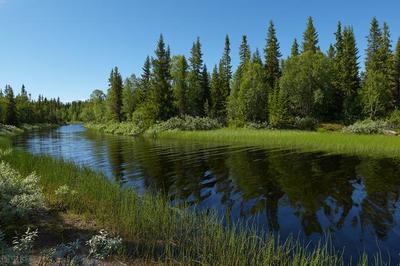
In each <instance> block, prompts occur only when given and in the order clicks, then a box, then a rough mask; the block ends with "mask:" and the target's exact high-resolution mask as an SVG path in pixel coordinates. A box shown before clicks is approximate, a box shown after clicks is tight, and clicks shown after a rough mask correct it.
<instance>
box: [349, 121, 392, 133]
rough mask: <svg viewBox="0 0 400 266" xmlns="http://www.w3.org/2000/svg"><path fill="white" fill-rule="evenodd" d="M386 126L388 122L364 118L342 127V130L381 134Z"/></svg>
mask: <svg viewBox="0 0 400 266" xmlns="http://www.w3.org/2000/svg"><path fill="white" fill-rule="evenodd" d="M387 128H388V124H387V122H385V121H382V120H372V119H366V120H363V121H357V122H356V123H354V124H353V125H350V126H347V127H345V128H343V132H346V133H353V134H382V133H384V131H385V130H386V129H387Z"/></svg>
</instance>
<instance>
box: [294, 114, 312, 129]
mask: <svg viewBox="0 0 400 266" xmlns="http://www.w3.org/2000/svg"><path fill="white" fill-rule="evenodd" d="M317 125H318V120H316V119H315V118H313V117H296V118H295V119H294V124H293V126H294V128H296V129H300V130H314V129H315V127H316V126H317Z"/></svg>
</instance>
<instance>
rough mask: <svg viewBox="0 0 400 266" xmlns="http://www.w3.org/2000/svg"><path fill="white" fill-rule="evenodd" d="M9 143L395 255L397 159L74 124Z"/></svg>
mask: <svg viewBox="0 0 400 266" xmlns="http://www.w3.org/2000/svg"><path fill="white" fill-rule="evenodd" d="M15 144H16V146H17V147H19V148H21V149H24V150H27V151H30V152H32V153H35V154H49V155H51V156H54V157H58V158H64V159H67V160H71V161H73V162H75V163H77V164H82V165H86V166H89V167H91V168H93V169H95V170H97V171H102V172H103V173H104V174H106V175H107V176H108V177H109V179H110V181H112V182H118V183H120V184H121V186H125V187H127V186H129V187H134V188H135V189H136V190H137V191H138V192H139V193H143V192H144V191H156V192H158V193H163V194H165V195H167V196H168V197H169V198H170V200H171V201H172V202H174V203H177V202H186V203H188V204H191V205H193V206H196V207H198V208H199V209H207V208H211V209H213V210H215V211H217V212H218V213H220V214H221V215H223V216H224V215H228V216H229V217H231V219H233V220H236V221H242V222H250V223H253V224H257V225H258V226H260V227H263V228H264V229H265V230H268V231H272V232H277V233H279V234H280V236H281V238H286V237H288V236H290V235H294V236H295V237H297V236H299V237H300V238H301V239H303V240H304V241H314V242H315V241H318V240H319V239H320V238H321V237H323V236H324V235H326V234H327V233H329V235H330V236H331V237H332V241H333V243H334V245H335V246H336V247H337V248H339V249H343V248H345V249H344V253H345V256H346V257H347V256H355V255H357V254H359V253H360V252H362V251H364V250H365V251H366V252H377V251H378V250H381V251H382V253H383V255H385V254H389V256H390V259H391V261H392V262H399V261H400V255H399V252H400V244H399V243H400V226H399V224H400V203H399V202H400V201H399V195H400V162H399V161H396V160H392V159H371V158H358V157H350V156H342V155H324V154H323V153H298V152H290V151H282V150H268V149H265V148H258V147H243V146H226V145H218V144H215V143H214V144H211V143H204V142H203V143H199V142H189V141H177V140H153V139H142V138H139V139H134V138H130V137H121V136H111V135H103V134H100V133H97V132H93V131H88V130H86V129H85V128H83V127H82V126H81V125H68V126H63V127H61V128H59V129H56V130H51V131H42V132H32V133H29V134H27V135H23V136H19V137H17V138H16V139H15Z"/></svg>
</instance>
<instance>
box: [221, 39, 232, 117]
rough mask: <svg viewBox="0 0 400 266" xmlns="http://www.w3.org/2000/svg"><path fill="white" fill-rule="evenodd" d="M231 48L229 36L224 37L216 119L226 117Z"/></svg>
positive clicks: (230, 72) (229, 88) (230, 75)
mask: <svg viewBox="0 0 400 266" xmlns="http://www.w3.org/2000/svg"><path fill="white" fill-rule="evenodd" d="M230 52H231V48H230V41H229V36H228V35H226V37H225V46H224V53H223V55H222V58H221V60H220V62H219V69H218V72H219V81H220V90H221V91H220V93H219V95H220V97H221V99H220V100H221V104H222V106H221V108H222V109H221V110H218V116H219V117H218V118H220V119H222V120H225V119H226V116H227V104H228V97H229V94H230V92H231V86H230V83H231V78H232V66H231V56H230Z"/></svg>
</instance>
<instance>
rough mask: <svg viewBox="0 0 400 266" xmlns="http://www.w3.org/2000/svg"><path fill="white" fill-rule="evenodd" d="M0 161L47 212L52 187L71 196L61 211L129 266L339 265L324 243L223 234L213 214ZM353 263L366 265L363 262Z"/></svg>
mask: <svg viewBox="0 0 400 266" xmlns="http://www.w3.org/2000/svg"><path fill="white" fill-rule="evenodd" d="M0 147H1V149H3V150H5V149H8V148H10V144H9V143H8V142H7V141H6V140H4V139H2V140H1V142H0ZM1 160H2V161H5V162H7V163H8V164H10V165H11V166H12V167H13V168H14V169H17V170H18V171H19V172H21V174H23V175H27V174H29V173H31V172H33V171H34V172H36V174H37V175H38V176H39V177H40V185H41V186H42V187H43V193H44V195H45V199H46V202H47V203H48V204H50V205H57V204H60V198H59V197H58V196H57V195H56V193H55V191H56V190H57V188H59V187H60V186H65V185H66V186H68V187H69V188H70V189H71V190H73V191H75V193H74V194H73V195H72V194H67V195H66V196H65V197H64V198H63V199H62V204H63V205H64V206H66V211H67V212H68V213H72V214H74V215H77V216H78V217H82V218H81V219H83V220H85V221H93V222H95V223H96V226H98V227H100V228H106V229H107V230H109V231H111V232H113V233H115V234H118V235H120V236H121V237H122V238H123V239H124V240H126V243H127V250H128V251H129V252H128V254H127V256H129V258H130V259H131V260H135V261H138V260H140V261H141V262H143V263H148V264H174V265H176V264H183V265H191V264H200V265H271V264H276V265H293V264H295V265H345V264H346V263H345V262H344V259H343V258H342V257H341V255H340V254H341V253H340V252H335V251H333V250H332V249H330V248H329V247H328V246H327V245H325V244H321V245H319V246H318V245H317V247H315V248H313V249H312V248H311V247H308V248H307V247H306V246H307V243H300V242H297V241H294V240H287V241H283V242H282V241H278V240H277V239H276V238H274V237H272V236H270V235H269V234H259V233H257V232H256V231H255V230H251V229H249V228H245V227H243V226H240V225H238V226H236V227H235V228H226V227H224V226H223V224H222V222H221V220H220V219H219V218H217V217H216V216H215V215H213V214H195V213H194V212H192V211H189V210H187V209H185V208H184V206H181V207H172V206H171V205H170V204H169V203H168V202H167V200H166V199H165V198H163V197H161V196H154V195H150V194H146V195H144V196H143V197H138V196H137V195H136V193H135V192H134V191H132V190H129V189H121V188H120V187H119V185H117V184H113V183H110V182H109V181H108V180H107V178H106V177H105V176H103V175H102V174H99V173H96V172H93V171H91V170H89V169H87V168H82V167H78V166H75V165H72V164H70V163H67V162H63V161H59V160H56V159H52V158H49V157H47V156H34V155H31V154H29V153H26V152H23V151H19V150H11V151H10V152H8V153H5V154H3V155H2V156H1ZM78 229H79V228H77V230H78ZM358 260H361V261H364V265H365V264H366V257H360V258H358Z"/></svg>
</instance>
